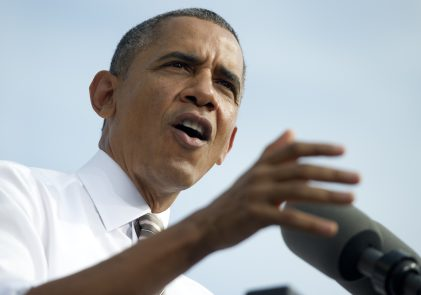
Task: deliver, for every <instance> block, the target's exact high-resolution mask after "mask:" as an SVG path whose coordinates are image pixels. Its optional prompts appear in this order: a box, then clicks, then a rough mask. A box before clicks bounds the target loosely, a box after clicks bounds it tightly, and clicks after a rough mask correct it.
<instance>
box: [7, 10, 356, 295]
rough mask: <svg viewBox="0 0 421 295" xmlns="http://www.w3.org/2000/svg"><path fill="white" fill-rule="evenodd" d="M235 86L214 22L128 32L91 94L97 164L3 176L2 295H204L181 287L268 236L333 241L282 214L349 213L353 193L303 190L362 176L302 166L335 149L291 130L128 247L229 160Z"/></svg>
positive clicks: (309, 222) (191, 286)
mask: <svg viewBox="0 0 421 295" xmlns="http://www.w3.org/2000/svg"><path fill="white" fill-rule="evenodd" d="M244 73H245V68H244V60H243V55H242V50H241V47H240V45H239V42H238V38H237V36H236V34H235V32H234V30H233V29H232V28H231V27H230V26H229V24H227V23H226V22H225V21H224V20H223V19H222V18H220V17H219V16H218V15H216V14H214V13H213V12H210V11H207V10H203V9H187V10H180V11H175V12H170V13H167V14H164V15H161V16H158V17H156V18H154V19H151V20H148V21H146V22H145V23H143V24H141V25H140V26H139V27H137V28H134V29H132V30H131V31H129V32H128V33H127V34H126V35H125V37H123V39H122V40H121V42H120V44H119V46H118V48H117V50H116V53H115V55H114V57H113V61H112V64H111V69H110V71H101V72H99V73H98V74H97V75H96V76H95V78H94V79H93V81H92V83H91V86H90V96H91V102H92V106H93V108H94V110H95V111H96V112H97V113H98V115H99V116H101V117H102V118H103V119H104V120H105V121H104V127H103V133H102V137H101V139H100V143H99V147H100V151H99V152H98V153H97V155H95V157H94V158H93V159H92V160H91V161H90V162H88V164H86V165H85V166H84V167H83V168H81V169H80V170H79V171H78V172H77V173H76V174H64V173H59V172H54V171H46V170H42V169H34V168H27V167H23V166H21V165H18V164H15V163H7V162H5V163H2V164H1V165H0V175H1V180H0V202H1V206H0V208H1V209H0V210H1V211H0V218H1V223H0V224H1V229H0V245H1V247H2V248H1V251H0V252H1V253H0V293H1V294H22V293H27V294H33V295H36V294H159V293H161V292H162V290H164V292H165V294H168V295H170V294H210V293H209V292H208V291H207V290H206V289H204V288H203V287H201V286H200V285H198V284H197V283H195V282H193V281H191V280H189V279H187V278H186V277H183V276H180V275H181V274H183V273H184V272H185V271H186V270H188V269H189V268H190V267H191V266H193V265H194V264H195V263H197V262H199V261H200V260H201V259H202V258H204V257H205V256H207V255H208V254H210V253H213V252H215V251H217V250H220V249H224V248H227V247H230V246H232V245H235V244H237V243H239V242H240V241H242V240H244V239H246V238H248V237H249V236H250V235H252V234H254V233H255V232H256V231H258V230H259V229H261V228H263V227H266V226H269V225H274V224H275V225H283V226H289V227H293V228H296V229H299V230H305V231H309V232H313V233H315V234H321V235H332V234H334V233H335V232H336V224H335V223H333V222H331V221H327V220H322V219H320V218H317V217H315V216H309V215H307V214H305V213H303V212H299V211H294V210H292V209H280V205H281V204H282V203H283V202H285V201H310V202H323V203H335V204H348V203H350V202H352V199H353V197H352V195H351V194H350V193H347V192H334V191H330V190H326V189H322V188H318V187H314V186H311V185H310V183H309V182H308V181H309V180H317V181H325V182H336V183H348V184H353V183H357V182H358V175H356V174H355V173H351V172H345V171H339V170H335V169H331V168H327V167H320V166H314V165H308V164H307V165H304V164H301V163H300V162H299V161H298V160H299V159H300V158H302V157H307V156H319V155H323V156H338V155H341V154H342V153H343V148H341V147H338V146H333V145H325V144H312V143H299V142H295V141H294V139H293V135H292V132H290V131H287V132H285V133H284V134H283V135H282V136H281V137H280V138H278V139H277V140H275V141H274V142H273V143H272V144H270V145H269V146H268V147H267V148H266V149H265V151H264V152H263V153H262V155H261V157H260V158H259V160H258V161H257V162H256V163H255V164H254V165H253V166H252V167H251V168H250V169H249V170H248V171H247V172H246V173H245V174H244V175H243V176H242V177H240V178H239V179H238V181H237V182H236V183H234V185H233V186H232V187H230V188H229V189H228V190H227V191H226V192H225V193H223V194H222V195H221V196H219V197H218V198H216V199H215V201H214V202H212V203H211V204H210V205H209V206H208V207H206V208H203V209H202V210H199V211H198V212H195V213H193V214H192V215H191V216H189V217H188V218H186V219H185V220H183V221H181V222H180V223H178V224H176V225H174V226H172V227H170V228H168V229H166V230H165V231H163V232H161V233H158V234H156V235H154V236H152V237H149V238H148V239H145V240H142V241H141V242H137V230H136V224H137V223H136V220H137V219H138V218H139V217H140V218H142V216H143V215H145V214H147V213H150V212H152V213H154V216H155V218H158V219H161V220H163V223H165V220H166V219H168V209H169V207H170V206H171V204H172V203H173V202H174V200H175V199H176V198H177V196H178V194H179V193H180V192H181V191H182V190H184V189H186V188H189V187H190V186H192V185H193V184H194V183H196V182H197V181H198V180H199V179H200V178H201V177H202V176H203V175H204V174H205V173H206V172H207V171H208V170H209V169H210V168H211V167H212V166H213V165H214V164H218V165H220V164H222V162H223V161H224V158H225V157H226V155H227V154H228V153H229V151H230V150H231V148H232V146H233V144H234V139H235V134H236V131H237V127H236V118H237V113H238V109H239V106H240V104H241V97H242V94H243V89H244V85H243V84H244ZM171 282H172V283H171Z"/></svg>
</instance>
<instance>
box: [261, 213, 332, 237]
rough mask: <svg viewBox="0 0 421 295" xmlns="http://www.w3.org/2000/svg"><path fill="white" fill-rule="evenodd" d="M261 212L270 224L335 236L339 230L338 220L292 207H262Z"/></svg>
mask: <svg viewBox="0 0 421 295" xmlns="http://www.w3.org/2000/svg"><path fill="white" fill-rule="evenodd" d="M260 213H261V214H262V216H264V218H266V220H267V223H268V224H277V225H281V226H283V227H289V228H293V229H295V230H301V231H305V232H308V233H312V234H316V235H323V236H333V235H335V234H336V232H337V231H338V224H337V223H336V222H334V221H332V220H328V219H324V218H321V217H318V216H315V215H311V214H308V213H305V212H302V211H299V210H296V209H292V208H287V209H282V210H279V209H278V208H275V207H272V208H268V207H262V208H261V212H260Z"/></svg>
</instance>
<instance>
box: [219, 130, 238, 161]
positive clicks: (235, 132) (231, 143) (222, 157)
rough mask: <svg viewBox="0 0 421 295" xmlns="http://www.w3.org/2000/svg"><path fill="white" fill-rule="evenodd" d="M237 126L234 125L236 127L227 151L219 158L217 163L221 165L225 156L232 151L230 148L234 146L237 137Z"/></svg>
mask: <svg viewBox="0 0 421 295" xmlns="http://www.w3.org/2000/svg"><path fill="white" fill-rule="evenodd" d="M237 130H238V128H237V127H234V129H233V130H232V132H231V137H230V140H229V142H228V145H227V148H226V150H225V151H223V152H222V154H221V155H220V156H219V158H218V160H217V161H216V164H217V165H221V164H222V162H223V161H224V159H225V157H226V156H227V155H228V153H229V152H230V150H231V149H232V146H233V145H234V139H235V135H236V134H237Z"/></svg>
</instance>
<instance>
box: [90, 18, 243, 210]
mask: <svg viewBox="0 0 421 295" xmlns="http://www.w3.org/2000/svg"><path fill="white" fill-rule="evenodd" d="M189 11H190V10H189ZM191 11H194V10H191ZM175 13H177V12H175ZM169 14H171V13H169ZM209 14H210V15H211V14H212V13H211V12H209ZM158 18H159V17H158ZM161 18H162V16H161ZM151 32H152V33H150V34H151V35H150V36H149V37H147V38H145V39H143V40H144V43H143V44H142V45H140V46H139V47H136V46H135V45H133V46H132V45H130V46H129V47H130V48H132V49H130V50H132V51H131V52H132V53H130V50H129V49H124V50H123V51H125V52H126V54H127V56H126V57H123V56H124V54H123V55H122V53H116V55H120V57H122V59H121V60H120V61H119V58H117V57H116V55H115V56H114V58H113V63H112V66H111V68H112V69H111V70H112V71H113V73H110V72H107V71H101V72H99V73H98V74H97V75H96V76H95V78H94V80H93V81H92V84H91V87H90V92H91V101H92V105H93V107H94V109H95V111H96V112H97V113H98V114H99V115H100V116H101V117H103V118H104V119H106V121H107V123H106V124H105V127H104V130H103V134H102V138H101V141H100V147H101V148H102V149H103V150H105V151H106V152H107V153H108V154H109V155H110V156H111V157H112V158H113V159H114V160H115V161H116V162H117V163H118V164H119V165H120V166H121V167H122V168H123V170H125V172H126V173H127V174H128V176H129V177H130V178H131V180H132V181H133V182H134V183H135V185H136V186H137V187H138V189H139V191H140V192H141V193H142V195H143V197H144V198H145V200H146V201H147V202H148V204H149V205H150V206H151V208H152V210H153V211H155V212H159V211H162V210H165V209H166V208H167V207H168V206H169V205H170V204H171V203H172V202H173V201H174V199H175V197H176V196H177V194H178V193H179V192H180V191H181V190H183V189H185V188H188V187H190V186H191V185H193V184H194V183H195V182H196V181H197V180H199V179H200V178H201V177H202V176H203V175H204V174H205V173H206V172H207V171H208V170H209V169H210V168H211V167H212V166H213V165H214V164H220V163H222V161H223V160H224V158H225V156H226V155H227V153H228V152H229V150H230V149H231V147H232V144H233V141H234V138H235V134H236V130H237V128H236V118H237V112H238V107H239V103H240V97H241V92H242V89H243V73H244V67H243V56H242V52H241V48H240V45H239V43H238V39H237V37H236V36H235V35H234V34H233V33H232V30H229V29H227V28H226V26H224V25H220V24H219V23H218V22H215V21H209V20H207V19H203V18H200V17H196V16H190V15H189V16H184V15H175V16H171V17H166V18H164V19H163V20H161V21H160V22H158V23H156V24H154V28H153V29H152V31H151ZM128 34H129V33H128ZM124 38H129V37H127V34H126V36H125V37H123V40H122V41H121V42H120V44H119V47H121V48H124V46H125V45H124V44H123V43H127V42H126V41H124ZM129 39H130V38H129ZM145 40H146V41H145ZM130 42H131V41H130ZM130 42H128V43H130ZM129 47H128V48H129ZM121 48H120V49H121ZM118 50H119V49H117V51H118ZM123 51H122V52H123ZM113 65H114V66H113Z"/></svg>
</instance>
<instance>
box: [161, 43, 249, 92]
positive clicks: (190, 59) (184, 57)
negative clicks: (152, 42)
mask: <svg viewBox="0 0 421 295" xmlns="http://www.w3.org/2000/svg"><path fill="white" fill-rule="evenodd" d="M171 58H176V59H179V60H181V61H184V62H186V63H189V64H193V65H197V64H200V63H201V60H200V58H199V57H198V56H196V55H193V54H187V53H184V52H180V51H172V52H170V53H168V54H165V55H163V56H161V57H160V58H159V59H158V61H164V60H167V59H171ZM217 72H218V74H219V75H221V76H224V77H225V78H226V79H228V80H230V81H231V82H232V83H233V84H234V86H235V88H236V90H237V93H239V92H240V89H241V82H240V78H239V77H238V76H237V75H236V74H234V73H233V72H232V71H230V70H228V69H227V68H226V67H225V66H222V65H221V66H219V67H218V68H217Z"/></svg>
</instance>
